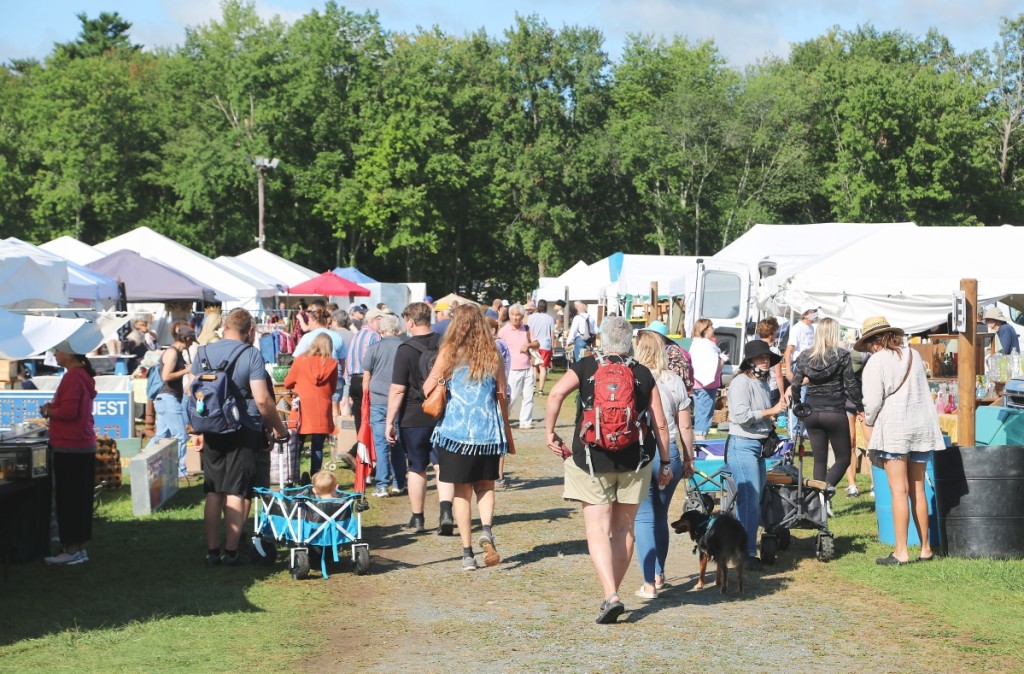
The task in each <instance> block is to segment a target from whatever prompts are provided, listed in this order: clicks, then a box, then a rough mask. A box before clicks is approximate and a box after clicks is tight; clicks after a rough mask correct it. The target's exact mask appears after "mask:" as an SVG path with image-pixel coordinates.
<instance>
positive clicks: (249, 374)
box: [192, 339, 267, 431]
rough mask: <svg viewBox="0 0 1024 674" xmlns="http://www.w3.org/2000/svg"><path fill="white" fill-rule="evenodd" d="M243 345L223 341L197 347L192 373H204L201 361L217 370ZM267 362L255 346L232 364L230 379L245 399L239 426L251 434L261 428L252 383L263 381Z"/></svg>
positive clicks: (261, 417)
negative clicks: (250, 431)
mask: <svg viewBox="0 0 1024 674" xmlns="http://www.w3.org/2000/svg"><path fill="white" fill-rule="evenodd" d="M241 345H242V343H241V342H239V341H238V340H237V339H222V340H220V341H217V342H213V343H212V344H207V345H206V346H201V347H199V350H198V351H197V352H196V357H195V360H193V361H192V374H202V373H203V358H204V356H205V358H206V360H207V361H208V362H209V366H210V367H211V368H217V367H220V365H221V364H222V363H225V362H226V361H227V360H228V359H229V358H230V357H231V355H232V353H234V351H235V349H237V348H239V347H240V346H241ZM266 374H267V368H266V361H264V360H263V355H262V354H261V353H260V351H259V349H257V348H256V347H254V346H247V347H246V349H245V350H244V351H242V352H241V354H240V355H239V356H238V359H237V360H236V361H235V365H234V370H233V371H232V373H231V380H232V381H233V382H234V383H235V386H237V387H238V390H239V391H241V393H242V397H243V398H245V401H246V405H245V414H243V415H242V419H241V421H242V426H243V427H245V428H247V429H249V430H253V431H259V430H262V429H263V416H262V415H261V414H260V410H259V408H258V407H256V401H255V400H253V398H252V388H251V387H250V386H249V382H251V381H266Z"/></svg>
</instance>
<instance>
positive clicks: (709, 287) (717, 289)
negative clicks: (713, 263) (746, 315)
mask: <svg viewBox="0 0 1024 674" xmlns="http://www.w3.org/2000/svg"><path fill="white" fill-rule="evenodd" d="M700 307H701V312H700V313H701V316H703V317H705V318H736V317H737V316H739V315H740V277H739V276H738V275H737V274H732V273H729V272H724V271H708V272H705V274H704V294H703V296H702V297H701V304H700Z"/></svg>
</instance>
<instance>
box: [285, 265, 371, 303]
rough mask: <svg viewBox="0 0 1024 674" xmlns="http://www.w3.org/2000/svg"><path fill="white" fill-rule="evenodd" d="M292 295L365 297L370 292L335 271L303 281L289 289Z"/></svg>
mask: <svg viewBox="0 0 1024 674" xmlns="http://www.w3.org/2000/svg"><path fill="white" fill-rule="evenodd" d="M288 292H289V293H290V294H292V295H323V296H325V297H326V296H328V295H354V296H359V297H365V296H367V295H369V294H370V291H369V290H367V289H366V288H364V287H363V286H361V285H359V284H357V283H352V281H348V280H346V279H343V278H341V277H340V276H338V275H337V274H335V273H334V272H333V271H325V272H324V273H323V274H320V275H319V276H316V277H314V278H311V279H309V280H308V281H303V282H302V283H300V284H299V285H297V286H292V287H291V288H289V289H288Z"/></svg>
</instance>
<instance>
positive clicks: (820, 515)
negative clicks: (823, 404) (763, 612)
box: [761, 405, 835, 564]
mask: <svg viewBox="0 0 1024 674" xmlns="http://www.w3.org/2000/svg"><path fill="white" fill-rule="evenodd" d="M796 407H797V408H798V407H801V406H800V405H797V406H796ZM796 412H797V409H796V408H794V413H796ZM796 416H797V419H798V421H797V422H796V428H795V431H794V433H793V437H795V438H796V440H795V441H794V440H793V439H792V438H791V439H789V440H785V441H783V443H781V444H783V445H784V447H783V448H782V451H783V459H782V462H781V463H779V464H777V465H776V466H775V467H773V468H772V469H771V470H770V471H769V472H768V475H767V477H768V484H767V485H766V486H765V490H764V493H763V494H762V496H761V524H762V526H763V527H764V533H763V534H761V561H762V562H764V563H765V564H774V563H775V556H776V553H777V552H778V551H779V550H786V549H787V548H789V544H790V533H789V532H790V530H791V529H812V530H816V531H817V532H818V534H817V536H816V538H815V556H816V557H817V558H818V560H819V561H822V562H828V561H830V560H831V559H832V558H833V557H834V556H835V541H834V537H833V535H832V532H831V531H829V530H828V504H829V502H830V501H831V500H832V495H833V494H834V493H835V489H834V488H833V487H832V486H831V485H829V484H828V483H827V482H822V481H820V480H805V479H804V476H803V461H804V427H803V426H804V424H803V420H802V417H801V415H800V414H796ZM806 416H807V415H806V414H804V415H803V417H806ZM794 455H798V456H799V459H800V460H799V461H794V458H795V457H794Z"/></svg>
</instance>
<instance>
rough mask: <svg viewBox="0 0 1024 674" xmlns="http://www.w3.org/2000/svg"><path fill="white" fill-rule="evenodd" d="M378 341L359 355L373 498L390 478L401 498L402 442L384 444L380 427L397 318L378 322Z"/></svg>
mask: <svg viewBox="0 0 1024 674" xmlns="http://www.w3.org/2000/svg"><path fill="white" fill-rule="evenodd" d="M379 327H380V335H381V340H380V341H379V342H376V343H374V344H371V345H370V346H369V347H367V349H366V353H365V354H363V391H364V395H365V394H366V392H368V393H369V395H370V426H371V427H372V428H373V447H374V450H375V451H376V453H377V471H376V474H375V475H374V483H375V484H376V488H375V489H374V492H373V495H374V496H377V497H384V496H388V495H389V493H388V486H389V485H390V483H391V480H392V478H393V479H394V483H395V491H394V494H395V495H396V496H401V495H405V494H407V493H409V492H408V488H407V487H406V472H407V471H408V464H407V463H406V461H407V460H406V457H405V449H403V447H402V438H401V437H399V438H398V441H397V442H395V443H394V444H391V443H389V442H388V440H387V433H386V432H385V431H386V427H385V425H384V423H385V421H386V420H387V416H388V392H389V391H390V390H391V379H392V377H393V376H394V371H395V354H396V353H397V352H398V347H399V346H401V344H402V342H403V341H404V340H403V339H402V336H403V335H404V334H405V331H404V330H403V329H402V323H401V321H400V320H399V318H398V316H395V315H394V314H388V315H387V316H382V317H381V319H380V324H379Z"/></svg>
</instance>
